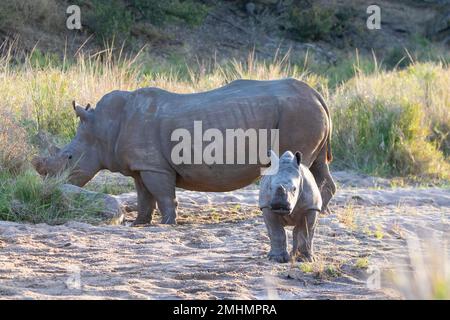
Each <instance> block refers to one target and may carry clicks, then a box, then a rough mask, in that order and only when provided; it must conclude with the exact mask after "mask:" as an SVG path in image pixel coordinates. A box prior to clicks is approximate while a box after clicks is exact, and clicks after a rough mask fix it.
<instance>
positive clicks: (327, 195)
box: [310, 158, 336, 212]
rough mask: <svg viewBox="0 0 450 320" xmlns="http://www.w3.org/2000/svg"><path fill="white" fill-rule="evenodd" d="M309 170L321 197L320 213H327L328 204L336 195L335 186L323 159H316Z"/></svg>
mask: <svg viewBox="0 0 450 320" xmlns="http://www.w3.org/2000/svg"><path fill="white" fill-rule="evenodd" d="M310 170H311V173H312V174H313V176H314V178H315V180H316V183H317V186H318V187H319V190H320V195H321V196H322V210H321V212H327V211H328V203H329V202H330V200H331V198H333V196H334V194H335V193H336V184H335V183H334V180H333V177H332V176H331V173H330V168H329V166H328V164H327V163H326V161H325V159H323V160H322V159H319V158H318V159H317V160H316V161H315V162H314V163H313V164H312V166H311V168H310Z"/></svg>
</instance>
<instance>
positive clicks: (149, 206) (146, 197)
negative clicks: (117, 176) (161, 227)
mask: <svg viewBox="0 0 450 320" xmlns="http://www.w3.org/2000/svg"><path fill="white" fill-rule="evenodd" d="M134 184H135V186H136V191H137V198H138V216H137V218H136V220H135V221H134V222H133V226H137V225H143V224H149V223H151V222H152V216H153V212H154V211H155V208H156V200H155V197H153V195H152V194H151V193H150V192H149V191H148V190H147V188H146V187H145V185H144V182H143V181H142V179H141V177H136V178H135V179H134Z"/></svg>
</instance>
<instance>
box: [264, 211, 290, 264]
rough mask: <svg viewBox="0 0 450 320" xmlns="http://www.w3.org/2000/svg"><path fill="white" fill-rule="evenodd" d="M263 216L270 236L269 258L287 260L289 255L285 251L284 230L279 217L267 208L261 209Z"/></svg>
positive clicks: (277, 260) (279, 260)
mask: <svg viewBox="0 0 450 320" xmlns="http://www.w3.org/2000/svg"><path fill="white" fill-rule="evenodd" d="M263 216H264V222H265V223H266V227H267V230H268V232H269V238H270V252H269V254H268V257H269V260H273V261H276V262H281V263H284V262H288V261H289V260H290V257H289V254H288V252H287V243H286V231H285V230H284V226H283V223H282V222H281V218H280V217H279V216H277V215H276V214H274V213H273V212H272V211H271V210H270V209H268V208H264V209H263Z"/></svg>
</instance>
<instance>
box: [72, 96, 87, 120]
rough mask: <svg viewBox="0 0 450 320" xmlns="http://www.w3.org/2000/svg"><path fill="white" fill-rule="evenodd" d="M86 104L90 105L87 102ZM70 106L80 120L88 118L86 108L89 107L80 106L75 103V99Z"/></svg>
mask: <svg viewBox="0 0 450 320" xmlns="http://www.w3.org/2000/svg"><path fill="white" fill-rule="evenodd" d="M88 106H89V108H90V107H91V105H90V104H88ZM72 107H73V110H75V114H76V115H77V117H79V118H80V120H81V121H87V120H88V116H89V114H88V112H87V110H88V109H89V108H87V107H86V109H85V108H83V107H82V106H80V105H79V104H78V103H76V102H75V101H72Z"/></svg>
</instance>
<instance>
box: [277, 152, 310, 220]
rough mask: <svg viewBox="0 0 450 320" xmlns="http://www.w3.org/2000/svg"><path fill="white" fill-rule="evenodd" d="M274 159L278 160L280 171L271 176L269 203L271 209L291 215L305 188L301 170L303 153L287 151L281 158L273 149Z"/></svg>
mask: <svg viewBox="0 0 450 320" xmlns="http://www.w3.org/2000/svg"><path fill="white" fill-rule="evenodd" d="M271 159H272V161H274V160H275V161H277V162H278V171H277V172H276V173H275V174H274V175H272V176H271V180H270V188H269V189H270V192H269V205H270V209H271V210H272V211H273V212H275V213H277V214H281V215H289V214H291V213H292V211H293V210H294V207H295V205H296V203H297V199H298V197H299V195H300V194H301V192H302V189H303V177H302V174H301V170H300V164H301V161H302V154H301V153H300V152H299V151H297V152H296V153H295V155H294V154H293V153H292V152H291V151H286V152H285V153H284V154H283V155H282V156H281V157H280V158H279V159H278V157H277V155H276V154H275V153H274V152H273V151H271Z"/></svg>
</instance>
